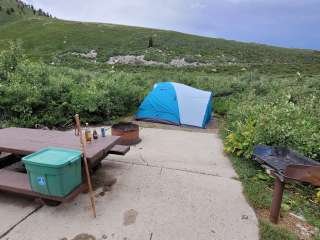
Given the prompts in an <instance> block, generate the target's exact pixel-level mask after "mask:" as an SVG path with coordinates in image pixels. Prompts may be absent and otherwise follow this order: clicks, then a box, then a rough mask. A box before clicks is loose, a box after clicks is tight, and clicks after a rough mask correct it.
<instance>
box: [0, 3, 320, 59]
mask: <svg viewBox="0 0 320 240" xmlns="http://www.w3.org/2000/svg"><path fill="white" fill-rule="evenodd" d="M8 1H9V0H0V3H2V4H3V3H6V2H8ZM2 15H3V14H2ZM11 20H12V21H10V22H5V23H3V24H0V31H1V36H0V50H1V49H6V48H7V46H8V45H7V42H8V41H9V40H12V39H21V40H22V41H23V43H24V45H23V47H24V49H25V50H26V53H27V54H28V55H29V56H32V57H33V58H43V59H44V60H45V61H47V62H49V61H51V60H52V58H53V57H61V56H62V55H63V56H66V55H68V54H71V53H72V52H80V53H84V52H88V51H90V50H96V51H97V52H98V56H97V61H98V62H105V61H107V60H108V58H109V57H110V56H115V55H127V54H133V55H141V54H144V55H145V57H146V59H148V60H157V61H161V62H169V61H170V60H172V59H174V58H185V59H186V61H188V62H194V61H197V62H210V63H214V64H221V63H222V64H237V63H258V64H265V63H269V64H273V63H285V64H287V63H313V62H320V54H319V53H317V52H315V51H310V50H298V49H286V48H279V47H272V46H266V45H258V44H252V43H241V42H236V41H228V40H223V39H216V38H207V37H199V36H194V35H188V34H182V33H178V32H173V31H162V30H154V29H146V28H138V27H128V26H121V25H113V24H101V23H82V22H72V21H63V20H58V19H53V18H46V17H40V16H31V15H28V16H27V17H24V18H20V19H17V18H14V19H11ZM150 37H152V39H153V42H154V47H153V48H148V40H149V38H150Z"/></svg>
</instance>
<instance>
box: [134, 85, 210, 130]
mask: <svg viewBox="0 0 320 240" xmlns="http://www.w3.org/2000/svg"><path fill="white" fill-rule="evenodd" d="M211 111H212V93H211V92H207V91H203V90H199V89H196V88H192V87H189V86H187V85H184V84H180V83H174V82H163V83H158V84H155V86H154V88H153V90H152V91H151V92H150V93H149V94H148V96H147V97H146V98H145V99H144V100H143V102H142V104H141V105H140V107H139V110H138V112H137V114H136V119H137V120H146V121H154V122H166V123H171V124H176V125H190V126H196V127H201V128H205V127H206V125H207V124H208V123H209V122H210V119H211Z"/></svg>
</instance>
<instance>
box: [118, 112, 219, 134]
mask: <svg viewBox="0 0 320 240" xmlns="http://www.w3.org/2000/svg"><path fill="white" fill-rule="evenodd" d="M122 121H126V122H132V123H134V124H137V125H139V127H142V128H159V129H168V130H180V131H187V132H203V133H218V132H219V127H218V121H217V119H216V118H213V119H212V120H211V121H210V123H209V124H208V126H207V128H197V127H191V126H190V127H189V126H176V125H170V124H164V123H156V122H144V121H136V120H135V119H134V118H133V117H132V116H130V117H126V118H124V119H122Z"/></svg>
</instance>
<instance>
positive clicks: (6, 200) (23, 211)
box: [0, 192, 39, 236]
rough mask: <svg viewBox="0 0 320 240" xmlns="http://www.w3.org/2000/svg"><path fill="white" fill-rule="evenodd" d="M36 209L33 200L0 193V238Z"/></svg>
mask: <svg viewBox="0 0 320 240" xmlns="http://www.w3.org/2000/svg"><path fill="white" fill-rule="evenodd" d="M38 207H39V204H37V203H35V202H34V200H30V199H23V198H21V197H20V196H15V195H11V194H8V193H5V192H0V236H2V235H3V234H5V233H6V232H7V231H8V230H9V229H10V228H12V227H13V226H14V225H16V224H17V223H19V221H20V220H21V219H23V218H24V217H26V216H28V215H29V214H30V213H32V212H33V211H34V210H35V209H37V208H38Z"/></svg>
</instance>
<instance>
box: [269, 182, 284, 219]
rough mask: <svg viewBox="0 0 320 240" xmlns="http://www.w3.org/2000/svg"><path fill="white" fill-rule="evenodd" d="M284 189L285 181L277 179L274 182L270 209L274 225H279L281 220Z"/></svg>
mask: <svg viewBox="0 0 320 240" xmlns="http://www.w3.org/2000/svg"><path fill="white" fill-rule="evenodd" d="M283 189H284V181H281V180H280V178H279V177H276V179H275V182H274V191H273V197H272V204H271V209H270V221H271V222H272V223H274V224H277V223H278V220H279V214H280V208H281V202H282V196H283Z"/></svg>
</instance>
